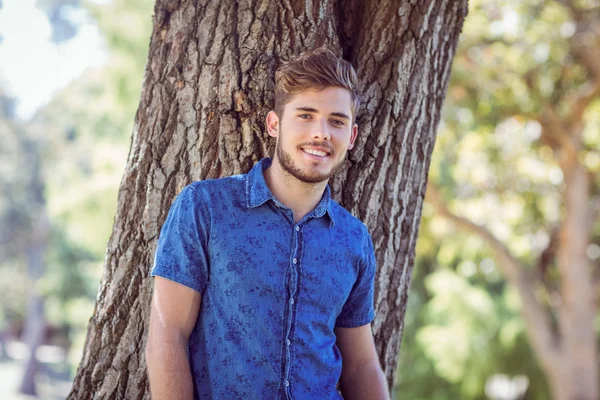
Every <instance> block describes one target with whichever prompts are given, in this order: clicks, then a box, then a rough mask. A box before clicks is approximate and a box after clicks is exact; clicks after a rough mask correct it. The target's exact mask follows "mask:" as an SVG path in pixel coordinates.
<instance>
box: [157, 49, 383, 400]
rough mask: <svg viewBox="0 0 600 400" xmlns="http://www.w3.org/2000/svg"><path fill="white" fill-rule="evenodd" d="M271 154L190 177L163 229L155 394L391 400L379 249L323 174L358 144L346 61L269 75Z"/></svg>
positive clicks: (316, 57)
mask: <svg viewBox="0 0 600 400" xmlns="http://www.w3.org/2000/svg"><path fill="white" fill-rule="evenodd" d="M275 81H276V85H275V110H274V111H271V112H269V114H268V115H267V119H266V123H267V129H268V133H269V135H270V136H272V137H274V138H276V139H277V142H276V150H275V155H274V157H273V159H272V160H270V159H268V158H267V159H263V160H261V161H260V162H259V163H257V164H256V165H255V166H254V168H253V169H252V170H251V171H250V172H249V173H248V174H245V175H237V176H232V177H227V178H221V179H215V180H207V181H200V182H195V183H192V184H191V185H189V186H187V187H186V188H184V189H183V191H182V192H181V194H180V195H179V196H178V197H177V199H176V200H175V202H174V204H173V206H172V207H171V210H170V211H169V216H168V218H167V220H166V221H165V224H164V226H163V228H162V230H161V234H160V239H159V243H158V248H157V251H156V259H155V265H154V268H153V270H152V276H154V277H155V281H154V295H153V299H152V311H151V317H150V328H149V337H148V345H147V349H146V354H147V364H148V373H149V379H150V389H151V392H152V397H153V398H154V399H155V400H157V399H191V398H192V397H193V398H196V399H218V400H226V399H297V400H302V399H339V398H340V395H339V394H338V392H337V390H336V385H337V384H338V382H339V386H340V389H341V391H342V395H343V396H344V398H345V399H369V400H377V399H388V398H389V395H388V389H387V385H386V380H385V377H384V375H383V372H382V371H381V367H380V364H379V361H378V359H377V355H376V352H375V347H374V344H373V337H372V334H371V328H370V322H371V321H372V320H373V317H374V310H373V285H374V275H375V267H376V266H375V257H374V252H373V245H372V242H371V238H370V236H369V234H368V232H367V229H366V227H365V225H364V224H362V223H361V222H360V221H359V220H358V219H356V218H355V217H353V216H352V215H351V214H350V213H349V212H347V211H346V210H344V209H343V208H342V207H340V206H339V205H338V204H337V203H336V202H334V201H333V200H332V199H330V190H329V187H328V186H327V182H328V180H329V178H330V177H331V176H332V174H333V173H334V172H335V171H336V169H337V168H338V167H339V166H340V165H341V164H342V163H343V161H344V159H345V157H346V151H347V150H350V149H351V148H352V147H353V146H354V141H355V139H356V135H357V133H358V128H357V125H356V124H355V123H354V120H355V116H356V112H357V108H358V104H359V102H358V93H357V79H356V74H355V72H354V70H353V68H352V66H351V65H350V64H349V63H348V62H346V61H344V60H341V59H339V58H337V57H336V56H335V55H334V54H333V53H332V52H330V51H328V50H325V49H318V50H315V51H313V52H310V53H305V54H303V55H301V56H300V57H298V58H297V59H295V60H292V61H291V62H289V63H288V64H286V65H284V66H283V67H282V68H280V69H279V70H278V71H277V74H276V78H275Z"/></svg>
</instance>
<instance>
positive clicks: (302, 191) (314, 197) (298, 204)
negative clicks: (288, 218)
mask: <svg viewBox="0 0 600 400" xmlns="http://www.w3.org/2000/svg"><path fill="white" fill-rule="evenodd" d="M264 176H265V182H266V183H267V187H268V188H269V189H270V190H271V193H273V196H275V198H276V199H277V200H278V201H279V202H281V203H282V204H283V205H285V206H286V207H288V208H290V209H292V211H293V212H294V221H295V222H298V221H300V220H301V219H302V218H303V217H304V216H305V215H306V214H308V213H309V212H311V211H312V210H314V208H315V207H316V206H317V204H319V201H320V200H321V197H323V192H324V191H325V187H326V186H327V181H323V182H319V183H306V182H303V181H300V180H298V179H297V178H296V177H294V176H292V175H290V174H289V173H288V172H287V171H285V170H284V169H283V168H281V165H280V164H279V162H278V161H277V159H276V158H274V159H273V162H272V164H271V166H270V167H269V168H267V169H266V170H265V173H264Z"/></svg>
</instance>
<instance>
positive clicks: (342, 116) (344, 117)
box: [296, 107, 350, 119]
mask: <svg viewBox="0 0 600 400" xmlns="http://www.w3.org/2000/svg"><path fill="white" fill-rule="evenodd" d="M296 111H304V112H310V113H318V112H319V110H317V109H316V108H312V107H297V108H296ZM329 115H331V116H333V117H338V118H343V119H350V117H349V116H348V115H346V114H344V113H341V112H334V113H331V114H329Z"/></svg>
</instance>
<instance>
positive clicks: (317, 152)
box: [302, 149, 329, 157]
mask: <svg viewBox="0 0 600 400" xmlns="http://www.w3.org/2000/svg"><path fill="white" fill-rule="evenodd" d="M302 150H303V151H304V152H305V153H308V154H312V155H313V156H319V157H327V156H328V155H329V153H327V152H326V151H321V150H315V149H302Z"/></svg>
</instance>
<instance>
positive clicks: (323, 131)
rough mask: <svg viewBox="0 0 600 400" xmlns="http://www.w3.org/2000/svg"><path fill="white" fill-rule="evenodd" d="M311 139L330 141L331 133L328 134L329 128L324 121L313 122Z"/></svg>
mask: <svg viewBox="0 0 600 400" xmlns="http://www.w3.org/2000/svg"><path fill="white" fill-rule="evenodd" d="M311 134H312V138H313V140H329V139H331V133H330V132H329V126H328V125H327V120H326V119H319V120H317V121H315V123H314V124H313V127H312V132H311Z"/></svg>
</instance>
